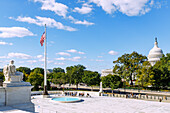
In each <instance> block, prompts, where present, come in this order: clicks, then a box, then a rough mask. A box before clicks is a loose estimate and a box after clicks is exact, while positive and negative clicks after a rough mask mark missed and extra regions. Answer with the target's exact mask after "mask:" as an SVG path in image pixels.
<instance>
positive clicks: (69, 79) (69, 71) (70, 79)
mask: <svg viewBox="0 0 170 113" xmlns="http://www.w3.org/2000/svg"><path fill="white" fill-rule="evenodd" d="M72 69H73V66H70V67H66V71H67V73H66V75H67V77H68V83H69V84H70V85H71V84H74V81H73V80H74V78H73V71H72Z"/></svg>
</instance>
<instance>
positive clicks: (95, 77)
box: [82, 70, 100, 87]
mask: <svg viewBox="0 0 170 113" xmlns="http://www.w3.org/2000/svg"><path fill="white" fill-rule="evenodd" d="M82 80H83V83H85V84H87V85H88V86H91V87H93V86H96V85H97V86H99V84H100V74H99V73H98V72H92V71H88V70H85V71H84V77H83V78H82Z"/></svg>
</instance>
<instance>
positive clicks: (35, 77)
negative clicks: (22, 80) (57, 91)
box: [27, 72, 44, 91]
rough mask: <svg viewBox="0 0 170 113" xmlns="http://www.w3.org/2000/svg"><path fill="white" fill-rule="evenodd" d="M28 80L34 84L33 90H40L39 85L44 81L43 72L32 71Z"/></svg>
mask: <svg viewBox="0 0 170 113" xmlns="http://www.w3.org/2000/svg"><path fill="white" fill-rule="evenodd" d="M27 81H28V82H30V83H31V84H32V85H33V86H34V88H33V90H34V91H37V90H39V86H41V84H42V82H43V81H44V76H43V75H42V74H41V73H35V72H31V73H30V76H29V77H28V80H27Z"/></svg>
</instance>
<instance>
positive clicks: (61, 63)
mask: <svg viewBox="0 0 170 113" xmlns="http://www.w3.org/2000/svg"><path fill="white" fill-rule="evenodd" d="M54 64H55V65H65V63H63V62H60V63H58V62H56V63H54Z"/></svg>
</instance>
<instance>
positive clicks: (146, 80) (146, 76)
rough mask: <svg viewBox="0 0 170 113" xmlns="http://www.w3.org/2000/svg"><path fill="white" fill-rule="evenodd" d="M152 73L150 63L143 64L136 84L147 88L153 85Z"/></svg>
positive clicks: (138, 71) (139, 69) (138, 72)
mask: <svg viewBox="0 0 170 113" xmlns="http://www.w3.org/2000/svg"><path fill="white" fill-rule="evenodd" d="M151 72H152V68H151V65H150V63H149V62H148V61H145V62H143V65H141V66H140V67H139V68H138V70H137V75H136V76H137V80H136V83H137V84H138V85H140V86H142V87H147V86H149V85H151V82H152V80H151V77H152V75H151Z"/></svg>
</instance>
